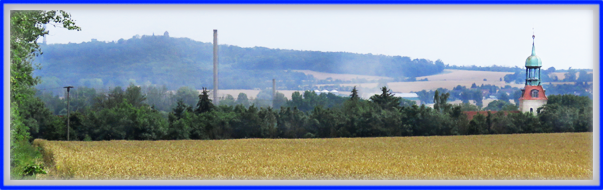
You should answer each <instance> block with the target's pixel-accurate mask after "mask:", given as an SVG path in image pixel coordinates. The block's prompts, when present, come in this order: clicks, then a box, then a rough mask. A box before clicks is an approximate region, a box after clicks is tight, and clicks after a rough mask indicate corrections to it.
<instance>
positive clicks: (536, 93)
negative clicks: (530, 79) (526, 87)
mask: <svg viewBox="0 0 603 190" xmlns="http://www.w3.org/2000/svg"><path fill="white" fill-rule="evenodd" d="M531 93H532V97H533V98H538V90H532V92H531Z"/></svg>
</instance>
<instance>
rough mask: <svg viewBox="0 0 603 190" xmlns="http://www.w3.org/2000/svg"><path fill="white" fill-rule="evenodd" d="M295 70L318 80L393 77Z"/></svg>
mask: <svg viewBox="0 0 603 190" xmlns="http://www.w3.org/2000/svg"><path fill="white" fill-rule="evenodd" d="M293 71H295V72H300V73H304V74H306V75H312V76H314V78H315V79H318V80H325V79H327V78H329V77H331V79H333V80H337V79H339V80H343V81H347V80H352V79H356V78H358V79H366V80H379V79H392V78H391V77H386V76H372V75H355V74H337V73H324V72H317V71H310V70H293Z"/></svg>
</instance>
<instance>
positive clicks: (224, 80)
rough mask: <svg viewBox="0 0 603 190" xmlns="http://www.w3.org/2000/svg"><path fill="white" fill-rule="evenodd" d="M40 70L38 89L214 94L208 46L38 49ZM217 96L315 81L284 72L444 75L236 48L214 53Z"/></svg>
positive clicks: (344, 57)
mask: <svg viewBox="0 0 603 190" xmlns="http://www.w3.org/2000/svg"><path fill="white" fill-rule="evenodd" d="M41 48H42V51H43V55H41V56H39V57H38V58H37V60H36V61H37V62H39V63H40V64H41V66H42V69H41V70H37V71H35V72H34V74H35V75H36V76H40V77H42V78H43V84H41V85H40V86H39V88H52V87H60V86H62V85H66V84H70V85H85V86H89V87H109V86H126V85H128V84H129V83H135V84H138V85H144V84H158V85H166V86H168V88H169V89H176V88H178V87H180V86H192V87H195V88H197V89H200V88H201V87H208V88H212V87H213V85H212V84H213V82H212V81H213V79H212V69H213V66H212V53H213V50H212V48H213V46H212V44H211V43H204V42H197V41H193V40H191V39H188V38H170V37H164V36H142V37H133V38H131V39H127V40H124V39H120V40H119V41H116V42H101V41H96V40H93V41H91V42H85V43H79V44H74V43H70V44H50V45H44V44H42V45H41ZM219 50H220V51H219V61H220V67H219V70H220V71H219V76H220V80H219V82H220V84H219V85H220V88H225V89H253V88H264V87H268V86H270V85H271V83H270V80H271V79H272V78H276V79H277V80H283V81H287V82H284V83H280V84H279V85H282V86H281V87H280V88H283V89H291V90H296V89H299V88H300V86H301V85H306V84H308V83H311V82H312V81H314V78H313V77H312V76H308V75H305V74H303V73H300V72H287V71H288V70H311V71H317V72H328V73H340V74H358V75H373V76H381V77H389V78H393V79H398V80H399V79H402V78H414V77H419V76H427V75H433V74H437V73H440V72H442V71H443V69H444V67H445V65H444V63H443V62H442V61H440V60H437V61H435V62H434V61H430V60H426V59H410V58H409V57H402V56H385V55H372V54H356V53H345V52H319V51H296V50H282V49H269V48H264V47H254V48H241V47H237V46H231V45H220V46H219Z"/></svg>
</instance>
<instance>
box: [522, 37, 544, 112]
mask: <svg viewBox="0 0 603 190" xmlns="http://www.w3.org/2000/svg"><path fill="white" fill-rule="evenodd" d="M535 38H536V36H535V35H532V55H530V56H529V57H528V58H527V59H526V83H525V87H524V88H523V89H521V91H522V93H521V98H519V111H521V112H530V113H533V114H538V113H537V112H538V108H539V107H541V106H543V105H545V104H546V102H547V100H548V99H547V98H546V95H545V90H544V88H542V85H541V82H542V81H541V80H540V67H542V61H541V60H540V58H539V57H538V56H536V48H535V46H534V40H535Z"/></svg>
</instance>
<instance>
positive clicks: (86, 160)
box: [34, 133, 593, 180]
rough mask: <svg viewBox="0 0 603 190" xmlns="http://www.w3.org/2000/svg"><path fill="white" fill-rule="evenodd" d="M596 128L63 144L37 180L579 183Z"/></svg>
mask: <svg viewBox="0 0 603 190" xmlns="http://www.w3.org/2000/svg"><path fill="white" fill-rule="evenodd" d="M592 136H593V134H592V133H553V134H514V135H474V136H431V137H382V138H334V139H237V140H173V141H122V140H120V141H97V142H80V141H78V142H75V141H72V142H67V141H45V140H39V139H37V140H35V141H34V144H35V145H37V146H40V147H42V149H43V155H44V160H45V162H46V165H47V167H49V168H50V169H49V171H48V174H47V175H39V176H38V179H373V180H380V179H399V180H407V179H533V180H535V179H546V180H551V179H582V180H587V179H588V180H592V178H593V165H592V160H593V158H592V154H593V152H592V151H593V145H592Z"/></svg>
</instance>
